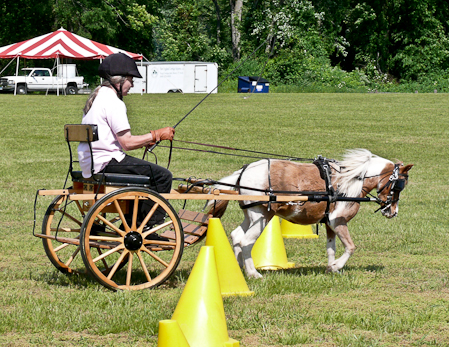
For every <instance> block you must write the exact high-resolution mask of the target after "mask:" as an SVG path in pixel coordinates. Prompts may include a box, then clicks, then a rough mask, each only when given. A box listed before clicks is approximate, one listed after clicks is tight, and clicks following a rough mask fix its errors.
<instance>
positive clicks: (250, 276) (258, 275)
mask: <svg viewBox="0 0 449 347" xmlns="http://www.w3.org/2000/svg"><path fill="white" fill-rule="evenodd" d="M247 276H248V277H249V278H262V277H263V276H262V275H261V274H260V273H258V272H257V271H256V272H255V273H252V274H247Z"/></svg>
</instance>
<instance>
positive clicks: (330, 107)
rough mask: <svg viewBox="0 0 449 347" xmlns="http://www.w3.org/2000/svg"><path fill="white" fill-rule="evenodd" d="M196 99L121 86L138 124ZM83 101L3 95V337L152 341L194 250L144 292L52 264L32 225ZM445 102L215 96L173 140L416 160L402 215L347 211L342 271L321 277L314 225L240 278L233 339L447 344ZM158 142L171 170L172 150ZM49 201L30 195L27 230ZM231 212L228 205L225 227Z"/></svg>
mask: <svg viewBox="0 0 449 347" xmlns="http://www.w3.org/2000/svg"><path fill="white" fill-rule="evenodd" d="M203 97H204V96H203V95H145V96H139V95H133V96H128V97H126V100H125V101H126V103H127V105H128V112H129V119H130V123H131V126H132V128H133V133H134V134H142V133H144V132H147V131H148V130H150V129H154V128H158V127H163V126H167V125H173V124H176V123H177V122H178V120H179V119H180V118H182V116H183V115H184V114H186V113H187V112H188V111H189V110H190V109H191V108H192V107H193V106H194V105H195V104H196V103H197V102H199V101H200V100H201V99H202V98H203ZM86 98H87V96H81V95H79V96H67V97H64V96H60V97H57V96H44V95H27V96H16V97H14V96H12V95H0V122H1V125H2V136H1V137H0V148H1V153H2V155H1V157H0V186H1V190H0V216H1V218H0V293H1V295H0V345H2V346H156V345H157V333H158V322H159V321H160V320H163V319H170V318H171V316H172V314H173V311H174V309H175V307H176V305H177V302H178V300H179V298H180V295H181V293H182V290H183V287H184V286H185V283H186V281H187V278H188V275H189V273H190V271H191V269H192V266H193V264H194V262H195V259H196V256H197V255H198V252H199V249H200V247H201V244H198V245H195V246H194V247H192V248H187V249H185V251H184V255H183V259H182V261H181V264H180V266H179V267H178V270H177V271H176V273H175V275H174V276H172V278H171V279H170V280H169V281H168V282H167V283H165V284H164V285H162V286H161V287H159V288H157V289H155V290H147V291H139V292H117V293H114V292H111V291H109V290H107V289H105V288H103V287H102V286H100V285H99V284H97V283H96V282H94V281H92V280H90V279H89V278H85V277H83V276H65V275H63V274H60V273H58V272H57V270H56V269H55V268H54V267H53V266H52V265H51V263H50V262H49V260H48V259H47V257H46V255H45V252H44V250H43V247H42V243H41V241H40V240H39V239H37V238H35V237H33V236H32V229H33V218H34V216H33V204H34V197H35V193H36V190H37V189H40V188H47V189H50V188H52V189H57V188H62V186H63V184H64V179H65V175H66V172H67V168H68V153H67V148H66V144H65V143H64V137H63V126H64V124H68V123H79V122H80V120H81V116H82V113H81V112H82V111H81V110H82V107H83V105H84V102H85V100H86ZM448 110H449V97H448V95H447V94H265V95H252V96H251V97H250V98H246V99H245V98H244V97H243V96H242V95H239V94H216V95H211V96H210V97H209V98H207V99H206V101H204V102H203V103H202V104H201V105H200V106H199V107H198V108H197V109H196V110H195V111H194V112H193V113H192V114H191V115H190V116H189V117H188V118H186V119H185V120H184V121H183V122H182V123H181V124H180V125H179V126H178V128H177V129H176V138H177V139H179V140H188V141H198V142H203V143H211V144H217V145H224V146H231V147H236V148H242V149H249V150H256V151H263V152H271V153H281V154H286V155H290V156H297V157H305V158H314V157H316V156H317V155H319V154H321V155H323V156H325V157H327V158H335V159H339V158H341V156H342V154H343V153H344V151H345V149H351V148H367V149H369V150H371V151H372V152H373V153H375V154H377V155H380V156H382V157H385V158H388V159H391V160H396V159H399V160H402V161H404V162H405V163H406V164H408V163H412V164H415V167H414V168H413V169H412V170H411V172H410V179H409V185H408V186H407V188H406V190H404V192H403V193H402V195H401V198H402V200H401V203H400V207H399V216H398V217H397V218H395V219H393V220H387V219H385V218H384V217H382V216H381V215H380V214H378V213H376V214H374V213H373V212H374V210H375V209H377V205H373V204H364V205H363V206H362V208H361V211H360V212H359V214H358V215H357V216H356V218H355V219H354V220H353V221H351V223H350V224H349V229H350V233H351V236H352V238H353V240H354V242H355V244H356V246H357V249H356V252H355V254H354V256H353V257H352V258H351V259H350V260H349V261H348V263H347V265H346V267H345V268H344V270H343V271H342V273H341V274H325V268H326V264H327V256H326V252H325V237H324V234H325V233H324V227H320V236H319V239H315V240H292V239H286V240H285V247H286V251H287V256H288V260H289V261H290V262H294V263H295V264H296V267H295V268H293V269H290V270H285V271H276V272H264V273H263V274H264V278H263V279H262V280H254V279H247V283H248V286H249V288H250V289H251V290H253V291H255V295H254V296H252V297H232V298H224V307H225V313H226V317H227V326H228V332H229V336H230V337H231V338H233V339H235V340H238V341H240V345H241V346H299V345H301V346H302V345H304V346H449V262H448V258H449V257H448V245H449V233H448V229H449V222H448V213H447V210H448V207H449V197H448V192H449V172H448V171H449V170H448V169H449V163H448V157H449V126H448ZM155 152H156V153H157V155H158V159H159V163H160V164H161V165H166V164H167V150H166V149H165V148H157V149H156V151H155ZM133 155H135V156H141V155H142V151H135V152H134V153H133ZM250 161H252V159H248V158H242V157H232V156H223V155H214V154H207V153H198V152H185V151H175V152H174V153H173V158H172V163H171V166H170V170H171V171H172V172H173V175H174V176H175V177H189V176H196V177H201V178H213V179H218V178H220V177H222V176H224V175H227V174H229V173H231V172H232V171H234V170H237V169H239V168H240V167H241V166H242V165H243V164H245V163H247V162H250ZM50 201H51V200H50V198H44V197H42V198H40V199H39V200H38V203H37V228H38V229H39V228H40V223H42V217H43V214H44V213H45V209H46V207H47V206H48V205H49V203H50ZM194 208H196V209H197V210H199V209H200V208H201V207H198V206H195V207H192V209H194ZM241 220H242V215H241V212H240V211H239V209H238V206H237V204H236V203H231V204H230V206H229V208H228V211H227V213H226V214H225V215H224V217H223V219H222V223H223V226H224V228H225V230H226V231H227V232H228V234H229V233H230V232H231V231H232V230H233V229H234V228H235V227H236V226H237V225H238V224H239V223H240V222H241ZM337 242H338V243H337V252H338V254H341V252H342V247H341V244H340V243H339V241H337Z"/></svg>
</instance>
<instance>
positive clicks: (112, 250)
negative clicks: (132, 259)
mask: <svg viewBox="0 0 449 347" xmlns="http://www.w3.org/2000/svg"><path fill="white" fill-rule="evenodd" d="M124 248H125V245H123V244H120V245H118V246H117V247H115V248H113V249H110V250H109V251H107V252H105V253H103V254H102V255H100V256H98V257H96V258H95V259H93V260H92V261H93V262H94V263H96V262H97V261H99V260H101V259H103V258H105V257H107V256H108V255H110V254H112V253H114V252H117V251H120V250H122V249H124ZM123 253H125V252H123ZM123 253H122V255H123Z"/></svg>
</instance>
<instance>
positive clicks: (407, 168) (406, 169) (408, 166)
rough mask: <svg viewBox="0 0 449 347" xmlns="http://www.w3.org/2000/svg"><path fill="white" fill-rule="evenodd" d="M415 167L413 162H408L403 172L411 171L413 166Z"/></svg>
mask: <svg viewBox="0 0 449 347" xmlns="http://www.w3.org/2000/svg"><path fill="white" fill-rule="evenodd" d="M412 167H413V164H408V165H406V166H405V168H404V171H402V173H406V172H409V171H410V170H411V168H412Z"/></svg>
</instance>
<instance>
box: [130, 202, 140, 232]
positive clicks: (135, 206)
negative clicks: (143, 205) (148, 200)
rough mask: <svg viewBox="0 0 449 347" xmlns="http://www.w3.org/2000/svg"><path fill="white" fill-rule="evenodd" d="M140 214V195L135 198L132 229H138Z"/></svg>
mask: <svg viewBox="0 0 449 347" xmlns="http://www.w3.org/2000/svg"><path fill="white" fill-rule="evenodd" d="M138 212H139V195H136V197H135V198H134V208H133V220H132V226H131V228H132V229H133V230H136V229H137V214H138Z"/></svg>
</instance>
